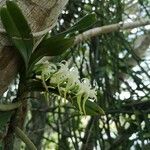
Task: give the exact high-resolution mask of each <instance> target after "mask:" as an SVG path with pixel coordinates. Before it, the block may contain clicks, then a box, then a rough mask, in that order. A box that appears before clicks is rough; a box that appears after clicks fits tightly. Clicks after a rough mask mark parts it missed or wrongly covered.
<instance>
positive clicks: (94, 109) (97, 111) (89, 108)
mask: <svg viewBox="0 0 150 150" xmlns="http://www.w3.org/2000/svg"><path fill="white" fill-rule="evenodd" d="M72 104H73V105H74V106H75V107H76V108H77V109H78V110H79V106H78V104H77V101H76V100H75V99H74V100H73V101H72ZM85 111H86V115H105V113H104V111H103V109H102V108H101V107H100V106H99V105H97V104H96V103H95V102H92V101H89V100H87V101H86V103H85Z"/></svg>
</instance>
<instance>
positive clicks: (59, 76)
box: [40, 61, 96, 114]
mask: <svg viewBox="0 0 150 150" xmlns="http://www.w3.org/2000/svg"><path fill="white" fill-rule="evenodd" d="M40 68H41V79H42V82H43V85H44V87H45V89H46V90H47V91H48V87H49V86H56V87H58V90H59V93H60V95H61V94H62V92H63V94H64V95H63V96H64V98H65V99H66V95H67V94H69V93H73V94H74V95H75V97H76V99H77V104H78V107H79V111H80V112H81V113H82V112H83V113H84V114H86V110H85V103H86V100H87V99H94V100H96V90H95V88H92V87H91V84H90V81H89V80H88V79H87V78H84V79H82V80H81V81H80V79H79V78H80V77H79V72H78V69H77V68H75V67H73V68H70V69H69V66H68V62H67V61H62V62H61V63H58V64H53V63H50V62H48V61H47V62H45V63H44V64H42V67H40ZM47 81H49V82H47ZM81 102H82V106H81Z"/></svg>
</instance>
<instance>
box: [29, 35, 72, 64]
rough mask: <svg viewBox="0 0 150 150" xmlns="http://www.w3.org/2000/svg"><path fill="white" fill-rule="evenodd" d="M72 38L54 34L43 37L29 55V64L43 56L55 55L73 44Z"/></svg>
mask: <svg viewBox="0 0 150 150" xmlns="http://www.w3.org/2000/svg"><path fill="white" fill-rule="evenodd" d="M73 42H74V38H64V37H62V36H55V37H50V38H47V39H44V40H43V41H42V42H41V43H40V44H39V46H38V47H37V48H36V50H35V51H34V52H33V54H32V55H31V59H30V65H31V66H33V64H35V63H36V62H38V61H39V60H40V59H41V58H43V57H44V56H57V55H60V54H62V53H63V52H65V51H66V50H67V49H68V48H70V47H71V46H72V45H73Z"/></svg>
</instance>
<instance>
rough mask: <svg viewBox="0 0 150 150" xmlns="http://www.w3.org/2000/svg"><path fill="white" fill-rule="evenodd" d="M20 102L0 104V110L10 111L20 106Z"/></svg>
mask: <svg viewBox="0 0 150 150" xmlns="http://www.w3.org/2000/svg"><path fill="white" fill-rule="evenodd" d="M20 105H21V102H15V103H11V104H0V111H11V110H14V109H16V108H18V107H20Z"/></svg>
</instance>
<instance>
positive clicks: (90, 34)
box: [74, 19, 150, 44]
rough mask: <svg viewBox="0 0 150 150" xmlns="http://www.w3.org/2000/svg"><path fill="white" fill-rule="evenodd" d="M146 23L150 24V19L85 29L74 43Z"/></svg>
mask: <svg viewBox="0 0 150 150" xmlns="http://www.w3.org/2000/svg"><path fill="white" fill-rule="evenodd" d="M146 25H150V19H148V20H140V21H135V22H131V23H123V22H120V23H117V24H111V25H106V26H102V27H96V28H93V29H90V30H88V31H85V32H83V33H82V34H79V35H77V36H76V37H75V41H74V44H78V43H80V42H83V41H85V40H87V39H89V38H91V37H94V36H98V35H100V34H104V33H110V32H114V31H120V30H127V29H133V28H137V27H141V26H146Z"/></svg>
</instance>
